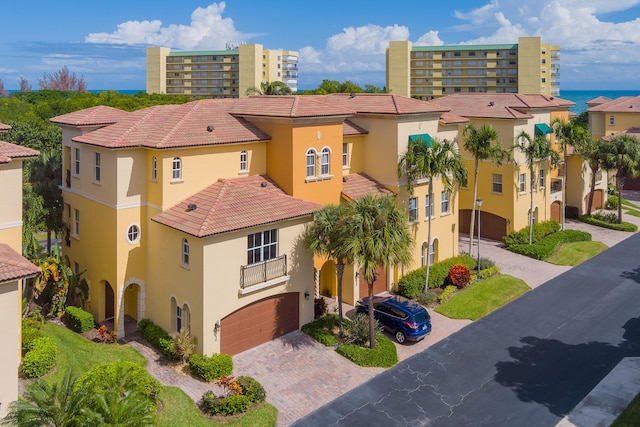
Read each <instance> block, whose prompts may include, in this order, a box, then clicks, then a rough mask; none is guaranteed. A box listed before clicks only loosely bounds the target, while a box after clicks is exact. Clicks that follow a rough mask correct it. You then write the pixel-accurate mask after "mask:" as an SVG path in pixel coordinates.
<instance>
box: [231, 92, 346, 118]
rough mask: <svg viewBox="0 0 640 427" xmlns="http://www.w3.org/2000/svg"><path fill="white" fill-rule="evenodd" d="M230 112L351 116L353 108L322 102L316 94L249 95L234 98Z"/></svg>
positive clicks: (292, 116)
mask: <svg viewBox="0 0 640 427" xmlns="http://www.w3.org/2000/svg"><path fill="white" fill-rule="evenodd" d="M230 113H231V114H236V115H240V116H269V117H290V118H302V117H326V116H352V115H353V110H351V109H348V108H343V107H340V106H337V105H331V104H327V103H326V102H323V100H322V97H318V96H297V95H292V96H249V97H245V98H240V99H238V100H236V102H235V103H234V106H233V108H232V109H231V111H230Z"/></svg>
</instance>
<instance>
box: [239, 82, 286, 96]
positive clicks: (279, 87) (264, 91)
mask: <svg viewBox="0 0 640 427" xmlns="http://www.w3.org/2000/svg"><path fill="white" fill-rule="evenodd" d="M291 93H292V92H291V88H290V87H289V86H287V84H286V83H284V82H281V81H275V82H262V83H260V87H256V86H251V87H249V88H247V90H246V91H245V92H244V94H245V95H291Z"/></svg>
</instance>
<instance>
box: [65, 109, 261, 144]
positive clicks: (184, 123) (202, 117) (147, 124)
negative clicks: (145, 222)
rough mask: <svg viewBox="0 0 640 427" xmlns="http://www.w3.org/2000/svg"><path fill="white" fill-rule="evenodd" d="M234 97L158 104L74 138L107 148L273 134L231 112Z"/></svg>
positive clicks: (221, 141)
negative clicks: (175, 103) (177, 103)
mask: <svg viewBox="0 0 640 427" xmlns="http://www.w3.org/2000/svg"><path fill="white" fill-rule="evenodd" d="M235 101H236V100H234V99H205V100H201V101H193V102H189V103H186V104H182V105H157V106H153V107H149V108H144V109H141V110H137V111H134V112H131V113H129V115H128V116H127V117H126V118H125V119H123V120H121V121H119V122H118V123H115V124H113V125H111V126H106V127H103V128H100V129H97V130H95V131H93V132H89V133H87V134H85V135H80V136H77V137H75V138H73V140H74V141H76V142H82V143H85V144H92V145H98V146H102V147H107V148H127V147H150V148H178V147H194V146H206V145H218V144H230V143H238V142H258V141H269V140H270V139H271V137H270V136H269V135H267V134H266V133H265V132H263V131H261V130H260V129H258V128H257V127H256V126H254V125H253V124H251V123H249V122H248V121H247V120H245V119H243V118H242V117H234V116H233V115H231V114H229V110H230V108H231V107H232V106H233V104H234V102H235Z"/></svg>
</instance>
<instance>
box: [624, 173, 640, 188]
mask: <svg viewBox="0 0 640 427" xmlns="http://www.w3.org/2000/svg"><path fill="white" fill-rule="evenodd" d="M622 189H623V190H640V176H637V177H635V178H630V177H627V178H625V180H624V185H623V186H622Z"/></svg>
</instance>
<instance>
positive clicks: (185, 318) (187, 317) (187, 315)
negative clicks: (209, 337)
mask: <svg viewBox="0 0 640 427" xmlns="http://www.w3.org/2000/svg"><path fill="white" fill-rule="evenodd" d="M182 327H183V328H187V331H189V333H191V310H189V306H188V305H187V304H186V303H185V304H184V305H183V306H182Z"/></svg>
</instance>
